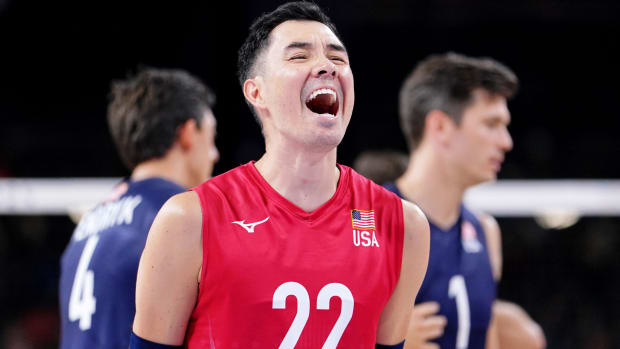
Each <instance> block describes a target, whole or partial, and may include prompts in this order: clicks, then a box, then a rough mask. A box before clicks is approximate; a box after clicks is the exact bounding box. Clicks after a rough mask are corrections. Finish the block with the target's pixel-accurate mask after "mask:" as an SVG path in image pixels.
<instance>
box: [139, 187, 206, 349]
mask: <svg viewBox="0 0 620 349" xmlns="http://www.w3.org/2000/svg"><path fill="white" fill-rule="evenodd" d="M201 215H202V214H201V210H200V204H199V202H198V197H197V195H196V194H195V193H193V192H186V193H183V194H179V195H177V196H174V197H173V198H171V199H170V200H169V201H168V202H166V204H164V206H163V207H162V209H161V210H160V212H159V213H158V215H157V217H156V218H155V221H154V222H153V225H152V226H151V230H150V231H149V236H148V238H147V241H146V246H145V248H144V252H143V253H142V258H141V259H140V266H139V267H138V278H137V284H136V316H135V319H134V324H133V330H134V332H135V333H136V334H137V335H139V336H140V337H142V338H145V339H148V340H151V341H154V342H158V343H163V344H172V345H179V344H182V343H183V339H184V336H185V331H186V328H187V323H188V321H189V317H190V315H191V312H192V310H193V308H194V305H195V303H196V298H197V295H198V277H197V274H198V273H199V270H200V266H201V264H202V243H201V235H202V231H201V230H202V229H201V226H202V216H201Z"/></svg>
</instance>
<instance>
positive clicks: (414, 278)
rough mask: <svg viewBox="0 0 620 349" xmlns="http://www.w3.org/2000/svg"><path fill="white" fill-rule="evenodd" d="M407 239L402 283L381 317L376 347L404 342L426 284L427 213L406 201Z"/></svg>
mask: <svg viewBox="0 0 620 349" xmlns="http://www.w3.org/2000/svg"><path fill="white" fill-rule="evenodd" d="M403 218H404V225H405V236H404V244H403V261H402V266H401V272H400V279H399V280H398V283H397V284H396V288H395V289H394V293H393V294H392V296H391V297H390V300H389V301H388V303H387V305H386V306H385V308H384V309H383V312H382V313H381V318H380V319H379V328H378V330H377V343H380V344H386V345H392V344H397V343H400V342H402V341H403V340H404V339H405V335H406V334H407V328H408V325H409V318H410V316H411V311H412V309H413V303H414V301H415V297H416V295H417V294H418V290H419V289H420V286H421V285H422V281H423V280H424V275H425V274H426V267H427V265H428V250H429V244H430V237H429V234H430V233H429V226H428V221H427V220H426V217H425V216H424V213H422V211H421V210H420V209H419V208H418V207H417V206H416V205H414V204H412V203H410V202H408V201H405V200H403Z"/></svg>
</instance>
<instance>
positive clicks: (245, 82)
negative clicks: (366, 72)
mask: <svg viewBox="0 0 620 349" xmlns="http://www.w3.org/2000/svg"><path fill="white" fill-rule="evenodd" d="M239 68H240V69H239V76H240V82H241V84H242V87H243V93H244V95H245V98H246V100H247V101H248V103H249V104H250V105H251V109H252V110H253V112H254V113H255V116H256V117H257V120H258V121H259V123H260V124H261V126H262V129H263V134H264V136H265V143H266V152H265V154H264V155H263V156H262V157H261V159H260V160H258V161H257V162H255V163H254V162H250V163H247V164H245V165H242V166H240V167H237V168H235V169H233V170H231V171H229V172H227V173H225V174H223V175H220V176H218V177H215V178H213V179H211V180H209V181H208V182H205V183H204V184H202V185H201V186H199V187H196V188H194V189H193V191H191V192H187V193H183V194H180V195H177V196H175V197H173V198H172V199H170V200H169V201H168V202H167V203H166V204H165V205H164V207H163V208H162V210H161V212H160V213H159V215H158V216H157V218H156V219H155V222H154V223H153V227H152V228H151V231H150V233H149V238H148V241H147V244H146V248H145V250H144V254H143V255H142V259H141V261H140V267H139V271H138V284H137V292H136V304H137V312H136V318H135V321H134V326H133V330H134V333H133V334H132V347H133V348H174V347H176V346H180V345H185V346H186V347H187V348H278V347H279V348H313V349H314V348H321V347H322V348H364V349H368V348H374V347H375V345H377V346H378V347H384V346H389V347H390V348H392V347H393V348H402V341H403V340H404V338H405V334H406V331H407V327H408V321H409V317H410V313H411V307H410V306H408V305H409V304H411V303H412V302H413V300H414V298H415V295H416V293H417V290H418V288H419V285H420V284H421V282H422V280H423V278H424V272H425V270H426V264H427V258H428V243H429V240H428V239H429V235H428V234H429V230H428V229H429V228H428V223H427V221H426V219H425V217H424V215H423V214H422V213H421V211H420V210H419V209H417V207H416V206H415V205H413V204H411V203H407V202H403V201H402V200H401V199H399V198H398V197H397V196H396V195H394V194H393V193H390V192H389V191H387V190H385V189H384V188H382V187H380V186H378V185H376V184H374V183H373V182H371V181H369V180H368V179H366V178H364V177H362V176H360V175H358V174H357V173H355V172H354V171H353V170H351V169H350V168H348V167H346V166H342V165H338V164H337V163H336V148H337V146H338V144H339V143H340V141H341V140H342V138H343V136H344V133H345V130H346V128H347V125H348V123H349V121H350V118H351V113H352V110H353V103H354V90H353V75H352V72H351V69H350V67H349V57H348V55H347V51H346V50H345V48H344V46H343V44H342V42H341V40H340V39H339V38H338V35H337V32H336V30H335V28H334V26H333V24H332V23H331V22H330V20H329V19H328V18H327V17H326V16H325V15H324V14H323V13H322V12H321V10H320V9H319V8H318V6H316V5H315V4H312V3H307V2H295V3H287V4H284V5H282V6H280V7H278V8H277V9H276V10H274V11H273V12H271V13H268V14H264V15H263V16H261V17H259V18H258V19H257V20H256V21H255V22H254V23H253V25H252V26H251V28H250V33H249V36H248V38H247V40H246V42H245V43H244V44H243V46H242V48H241V49H240V57H239Z"/></svg>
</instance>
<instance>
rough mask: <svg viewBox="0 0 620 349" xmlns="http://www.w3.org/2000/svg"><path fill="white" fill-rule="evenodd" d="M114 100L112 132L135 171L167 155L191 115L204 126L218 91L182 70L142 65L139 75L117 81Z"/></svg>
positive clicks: (111, 97) (112, 94)
mask: <svg viewBox="0 0 620 349" xmlns="http://www.w3.org/2000/svg"><path fill="white" fill-rule="evenodd" d="M109 100H110V101H109V104H108V126H109V127H110V133H111V134H112V138H113V139H114V143H115V144H116V147H117V149H118V152H119V155H120V157H121V160H123V162H124V164H125V165H126V166H127V168H129V169H130V170H133V169H134V168H135V167H136V166H137V165H138V164H140V163H141V162H143V161H146V160H150V159H153V158H159V157H162V156H164V155H165V154H166V153H167V152H168V150H169V149H170V147H171V146H172V145H173V143H174V141H175V140H176V137H177V129H178V128H179V126H181V125H183V124H184V123H185V122H186V121H187V120H189V119H194V120H196V124H197V125H198V127H200V123H201V121H202V117H203V114H204V112H205V111H206V110H207V109H208V108H211V107H212V106H213V104H214V103H215V95H214V94H213V93H212V92H211V90H210V89H209V88H208V87H207V86H206V85H204V84H203V83H202V82H201V81H200V80H199V79H198V78H196V77H194V76H192V75H190V74H189V73H187V72H185V71H183V70H164V69H154V68H141V69H140V71H139V72H138V74H136V75H135V76H129V77H127V79H125V80H117V81H113V82H112V84H111V89H110V95H109Z"/></svg>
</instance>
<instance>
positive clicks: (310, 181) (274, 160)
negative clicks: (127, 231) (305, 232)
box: [256, 144, 340, 212]
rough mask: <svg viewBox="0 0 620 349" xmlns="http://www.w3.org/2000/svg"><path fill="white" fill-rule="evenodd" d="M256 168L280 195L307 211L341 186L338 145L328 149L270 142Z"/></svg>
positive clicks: (329, 196) (321, 202)
mask: <svg viewBox="0 0 620 349" xmlns="http://www.w3.org/2000/svg"><path fill="white" fill-rule="evenodd" d="M266 148H267V151H266V153H265V155H263V157H262V158H261V159H260V160H258V161H257V162H256V169H257V170H258V172H259V173H260V174H261V176H263V178H264V179H265V180H266V181H267V183H269V185H271V187H273V188H274V189H275V190H276V191H277V192H278V193H279V194H280V195H282V196H283V197H284V198H286V199H287V200H288V201H290V202H292V203H293V204H295V205H296V206H298V207H299V208H301V209H302V210H304V211H306V212H312V211H314V210H315V209H317V208H318V207H320V206H321V205H323V204H324V203H326V202H327V201H328V200H329V199H330V198H331V197H332V196H333V195H334V194H335V193H336V189H337V187H338V179H339V178H340V171H339V170H338V167H337V166H336V148H335V147H334V148H333V149H332V150H330V151H328V152H327V153H320V152H308V151H302V150H301V149H291V146H288V147H278V146H275V145H273V144H268V145H267V147H266Z"/></svg>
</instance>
